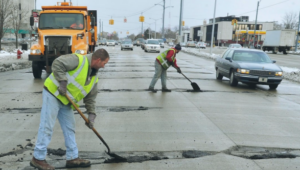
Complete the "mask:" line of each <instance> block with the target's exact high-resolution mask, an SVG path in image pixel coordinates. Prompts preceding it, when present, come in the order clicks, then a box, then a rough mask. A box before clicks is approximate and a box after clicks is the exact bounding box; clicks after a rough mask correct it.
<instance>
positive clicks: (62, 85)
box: [58, 80, 68, 96]
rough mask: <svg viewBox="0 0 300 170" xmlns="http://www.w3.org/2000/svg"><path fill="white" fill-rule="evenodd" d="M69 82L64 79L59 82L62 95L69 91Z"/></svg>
mask: <svg viewBox="0 0 300 170" xmlns="http://www.w3.org/2000/svg"><path fill="white" fill-rule="evenodd" d="M67 84H68V82H67V81H65V80H63V81H60V82H59V87H58V91H59V94H60V95H63V96H65V95H66V93H67Z"/></svg>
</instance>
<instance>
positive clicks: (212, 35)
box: [210, 0, 217, 55]
mask: <svg viewBox="0 0 300 170" xmlns="http://www.w3.org/2000/svg"><path fill="white" fill-rule="evenodd" d="M216 6H217V0H215V10H214V19H213V27H212V33H211V40H210V55H211V50H212V47H213V38H214V31H215V16H216Z"/></svg>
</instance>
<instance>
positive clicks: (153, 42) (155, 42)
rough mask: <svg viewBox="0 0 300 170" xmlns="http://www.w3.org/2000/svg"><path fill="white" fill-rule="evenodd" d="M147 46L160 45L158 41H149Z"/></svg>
mask: <svg viewBox="0 0 300 170" xmlns="http://www.w3.org/2000/svg"><path fill="white" fill-rule="evenodd" d="M147 44H159V42H158V41H157V40H148V42H147Z"/></svg>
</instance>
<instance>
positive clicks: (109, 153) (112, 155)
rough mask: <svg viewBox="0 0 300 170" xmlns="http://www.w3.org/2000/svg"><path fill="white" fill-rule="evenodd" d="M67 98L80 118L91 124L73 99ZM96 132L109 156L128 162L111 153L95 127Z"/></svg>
mask: <svg viewBox="0 0 300 170" xmlns="http://www.w3.org/2000/svg"><path fill="white" fill-rule="evenodd" d="M66 97H67V99H68V100H69V102H70V103H72V105H73V106H74V107H75V109H76V110H77V112H78V113H79V114H80V116H81V117H82V118H83V119H84V121H85V123H86V124H88V123H89V120H88V119H87V118H86V117H85V116H84V114H83V113H82V112H81V111H80V109H79V108H78V107H77V105H76V104H75V103H74V102H73V101H72V100H71V98H70V97H69V95H68V94H66ZM92 130H93V131H94V133H95V134H96V135H97V136H98V138H99V139H100V140H101V141H102V143H103V144H104V145H105V146H106V148H107V150H108V151H107V152H106V151H105V152H106V153H107V154H108V155H109V156H111V157H113V158H115V159H117V160H120V161H127V159H126V158H123V157H121V156H119V155H117V154H115V153H112V152H110V149H109V146H108V145H107V144H106V142H105V141H104V139H103V138H102V137H101V136H100V134H99V133H98V132H97V130H96V129H95V128H94V127H93V129H92Z"/></svg>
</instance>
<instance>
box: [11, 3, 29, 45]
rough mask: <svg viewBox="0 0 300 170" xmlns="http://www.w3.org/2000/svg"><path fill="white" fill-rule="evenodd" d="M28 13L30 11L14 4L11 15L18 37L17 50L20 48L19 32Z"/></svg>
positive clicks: (14, 30)
mask: <svg viewBox="0 0 300 170" xmlns="http://www.w3.org/2000/svg"><path fill="white" fill-rule="evenodd" d="M28 12H29V11H28V10H23V9H21V6H20V4H19V3H14V4H13V5H12V10H11V13H10V14H11V22H12V28H13V32H14V34H15V37H16V48H18V46H19V42H18V34H19V30H20V28H21V25H22V23H23V21H24V20H25V17H26V16H27V15H28Z"/></svg>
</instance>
